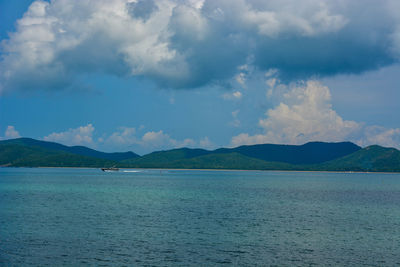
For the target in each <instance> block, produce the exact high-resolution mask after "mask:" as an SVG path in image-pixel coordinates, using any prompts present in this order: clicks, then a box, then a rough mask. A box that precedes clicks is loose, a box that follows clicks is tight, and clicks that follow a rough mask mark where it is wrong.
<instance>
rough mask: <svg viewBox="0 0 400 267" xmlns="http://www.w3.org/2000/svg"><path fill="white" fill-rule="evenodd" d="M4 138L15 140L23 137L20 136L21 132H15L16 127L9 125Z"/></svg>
mask: <svg viewBox="0 0 400 267" xmlns="http://www.w3.org/2000/svg"><path fill="white" fill-rule="evenodd" d="M4 137H5V138H6V139H13V138H20V137H21V135H20V134H19V132H18V131H17V130H15V127H14V126H12V125H8V126H7V129H6V131H5V133H4Z"/></svg>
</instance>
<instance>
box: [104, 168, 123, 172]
mask: <svg viewBox="0 0 400 267" xmlns="http://www.w3.org/2000/svg"><path fill="white" fill-rule="evenodd" d="M101 170H102V171H103V172H117V171H119V169H118V168H116V167H111V168H101Z"/></svg>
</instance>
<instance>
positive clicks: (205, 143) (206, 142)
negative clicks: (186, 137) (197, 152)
mask: <svg viewBox="0 0 400 267" xmlns="http://www.w3.org/2000/svg"><path fill="white" fill-rule="evenodd" d="M199 146H200V148H204V149H214V148H215V147H216V146H215V144H214V143H213V142H211V140H210V139H209V138H208V137H207V136H206V137H204V138H202V139H201V140H200V142H199Z"/></svg>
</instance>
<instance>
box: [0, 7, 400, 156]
mask: <svg viewBox="0 0 400 267" xmlns="http://www.w3.org/2000/svg"><path fill="white" fill-rule="evenodd" d="M399 8H400V5H399V3H398V1H390V0H387V1H386V0H385V1H321V0H307V1H301V2H300V1H295V0H285V1H277V0H272V1H258V0H252V1H250V0H229V1H228V0H205V1H204V0H187V1H185V0H160V1H152V0H138V1H133V0H109V1H105V0H104V1H103V0H96V1H95V0H87V1H78V0H76V1H75V0H69V1H67V0H53V1H51V2H49V1H28V0H24V1H6V0H0V38H1V45H0V49H1V50H0V51H1V52H0V53H1V60H0V138H2V139H8V138H15V137H19V136H24V137H32V138H36V139H41V140H48V141H55V142H60V143H63V144H66V145H85V146H89V147H92V148H95V149H98V150H103V151H127V150H132V151H134V152H136V153H139V154H144V153H148V152H151V151H154V150H161V149H169V148H174V147H183V146H187V147H202V148H206V149H213V148H216V147H221V146H225V147H227V146H237V145H242V144H256V143H284V144H302V143H305V142H308V141H332V142H336V141H352V142H355V143H357V144H359V145H361V146H367V145H370V144H380V145H383V146H390V147H397V148H400V126H399V125H400V116H399V111H400V102H399V99H400V83H399V82H398V77H399V74H400V65H399V59H400V16H399V14H398V12H396V10H399Z"/></svg>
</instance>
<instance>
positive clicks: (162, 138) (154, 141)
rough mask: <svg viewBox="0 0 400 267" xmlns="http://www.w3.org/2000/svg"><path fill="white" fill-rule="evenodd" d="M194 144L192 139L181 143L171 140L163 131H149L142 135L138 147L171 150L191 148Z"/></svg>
mask: <svg viewBox="0 0 400 267" xmlns="http://www.w3.org/2000/svg"><path fill="white" fill-rule="evenodd" d="M195 144H196V142H195V141H194V140H193V139H190V138H186V139H184V140H183V141H178V140H176V139H173V138H171V137H170V136H169V135H168V134H166V133H164V132H163V131H161V130H160V131H158V132H155V131H150V132H147V133H145V134H144V135H143V137H142V139H141V141H140V145H142V146H144V147H148V148H152V149H171V148H178V147H193V146H195Z"/></svg>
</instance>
